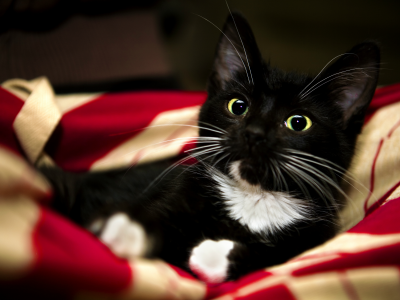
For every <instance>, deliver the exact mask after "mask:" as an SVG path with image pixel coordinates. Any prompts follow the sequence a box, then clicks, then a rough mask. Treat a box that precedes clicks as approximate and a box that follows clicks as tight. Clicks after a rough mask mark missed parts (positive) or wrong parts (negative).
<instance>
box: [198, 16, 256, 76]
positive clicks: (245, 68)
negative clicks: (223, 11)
mask: <svg viewBox="0 0 400 300" xmlns="http://www.w3.org/2000/svg"><path fill="white" fill-rule="evenodd" d="M195 15H196V16H198V17H200V18H202V19H204V20H205V21H207V22H208V23H210V24H211V25H213V26H214V27H215V28H217V29H218V30H219V31H220V32H221V33H222V34H223V35H224V36H225V37H226V39H227V40H228V41H229V43H231V45H232V47H233V48H234V49H235V51H236V53H237V55H238V57H239V59H240V61H241V62H242V64H243V67H244V70H245V71H246V75H247V79H248V81H249V82H250V77H249V73H248V72H247V67H246V65H245V64H244V61H243V59H242V57H241V56H240V54H239V51H238V50H237V49H236V47H235V45H234V44H233V43H232V41H231V40H230V39H229V38H228V36H227V35H226V34H225V33H224V32H223V31H222V30H221V29H219V28H218V26H217V25H215V24H214V23H213V22H211V21H210V20H208V19H206V18H204V17H202V16H200V15H198V14H195Z"/></svg>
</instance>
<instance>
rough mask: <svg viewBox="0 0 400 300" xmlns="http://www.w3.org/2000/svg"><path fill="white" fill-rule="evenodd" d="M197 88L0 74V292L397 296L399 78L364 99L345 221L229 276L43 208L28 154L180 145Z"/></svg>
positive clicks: (193, 116) (79, 160)
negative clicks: (331, 234)
mask: <svg viewBox="0 0 400 300" xmlns="http://www.w3.org/2000/svg"><path fill="white" fill-rule="evenodd" d="M205 99H206V94H205V93H204V92H182V91H157V92H155V91H139V92H119V93H106V92H105V93H97V94H79V95H54V93H53V91H52V88H51V85H50V84H49V82H48V81H47V79H46V78H38V79H36V80H33V81H29V82H28V81H24V80H18V79H15V80H9V81H7V82H5V83H3V85H2V86H1V87H0V298H1V299H219V300H228V299H280V300H281V299H291V300H292V299H293V300H294V299H297V300H302V299H307V300H310V299H316V300H317V299H318V300H319V299H335V300H337V299H349V300H358V299H360V300H361V299H400V269H399V267H400V255H399V254H400V222H399V218H400V155H399V153H400V150H399V149H400V128H399V127H400V84H397V85H392V86H387V87H383V88H380V89H378V90H377V91H376V93H375V97H374V99H373V101H372V103H371V105H370V108H369V111H368V116H367V120H366V124H365V126H364V128H363V132H362V134H361V135H360V137H359V140H358V147H357V154H356V156H355V159H354V162H353V164H352V166H351V169H350V171H349V172H351V174H352V176H354V178H356V179H357V181H352V180H349V183H348V186H346V187H345V189H346V192H347V193H348V195H349V197H350V199H351V201H349V203H348V205H347V206H346V207H345V209H343V211H342V214H341V225H342V232H341V233H340V234H338V235H337V236H336V237H335V238H333V239H332V240H330V241H328V242H327V243H325V244H323V245H321V246H319V247H317V248H315V249H311V250H309V251H307V252H305V253H303V254H301V255H300V256H298V257H295V258H293V259H291V260H290V261H288V262H286V263H285V264H282V265H278V266H273V267H269V268H267V269H262V270H259V271H257V272H254V273H252V274H249V275H247V276H244V277H243V278H241V279H239V280H237V281H233V282H225V283H222V284H218V285H206V284H204V283H202V282H200V281H198V280H197V279H195V278H193V277H192V276H190V275H189V274H186V273H185V272H183V271H182V270H179V269H178V268H176V267H174V266H171V265H168V264H166V263H164V262H162V261H159V260H151V261H150V260H146V259H137V260H134V261H126V260H123V259H120V258H118V257H116V256H115V255H114V254H113V253H111V252H110V251H109V249H108V248H107V247H106V246H104V245H103V244H102V243H101V242H100V241H98V240H97V239H96V237H95V236H93V235H92V234H91V233H89V232H87V231H86V230H84V229H82V228H79V227H78V226H76V225H74V224H73V223H71V222H70V221H68V220H66V219H65V218H63V217H62V216H60V215H58V214H57V213H55V212H54V211H52V210H51V209H50V208H49V203H50V202H51V197H52V191H51V187H50V186H49V184H48V183H47V182H46V180H45V179H44V178H43V177H42V176H41V175H40V174H38V173H37V172H36V171H35V170H34V168H33V167H32V166H33V165H35V164H53V165H58V166H60V167H62V168H63V169H65V170H69V171H85V170H100V169H107V168H111V167H118V166H128V165H135V164H138V163H142V162H145V161H151V160H156V159H161V158H166V157H173V156H176V155H180V154H182V153H183V152H184V150H185V149H187V148H188V147H190V145H192V144H191V142H193V140H194V139H195V138H196V136H197V130H196V128H195V127H191V126H192V125H195V124H196V120H197V115H198V112H199V107H200V106H201V104H202V103H203V102H204V101H205ZM166 124H168V126H163V125H166ZM179 124H184V125H187V126H181V125H179Z"/></svg>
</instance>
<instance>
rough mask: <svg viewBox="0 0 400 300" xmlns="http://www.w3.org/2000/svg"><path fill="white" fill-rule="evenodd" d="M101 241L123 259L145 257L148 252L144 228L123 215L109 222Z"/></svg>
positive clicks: (117, 215)
mask: <svg viewBox="0 0 400 300" xmlns="http://www.w3.org/2000/svg"><path fill="white" fill-rule="evenodd" d="M100 240H101V241H102V242H103V243H104V244H106V245H107V246H108V247H109V248H110V249H111V251H113V252H114V253H115V254H116V255H118V256H119V257H122V258H127V259H131V258H135V257H138V256H143V255H144V254H145V253H146V250H147V237H146V233H145V231H144V229H143V227H142V226H141V225H140V224H138V223H136V222H134V221H132V220H131V219H130V218H129V217H128V216H127V215H126V214H123V213H118V214H115V215H113V216H111V217H110V218H109V219H108V220H107V223H106V225H105V226H104V229H103V231H102V233H101V235H100Z"/></svg>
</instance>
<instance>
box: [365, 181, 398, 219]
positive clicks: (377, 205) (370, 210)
mask: <svg viewBox="0 0 400 300" xmlns="http://www.w3.org/2000/svg"><path fill="white" fill-rule="evenodd" d="M399 186H400V181H399V182H398V183H396V184H395V185H394V186H392V187H391V188H390V189H389V190H388V191H387V192H386V193H385V194H384V195H383V196H382V197H381V198H380V199H379V200H377V201H376V202H375V203H374V204H372V205H371V206H370V207H369V208H368V209H367V211H366V213H365V216H368V215H370V214H371V213H372V212H374V211H375V210H376V209H377V208H378V207H380V206H381V205H382V204H383V203H384V202H385V201H386V199H387V198H388V197H389V196H390V195H391V194H392V193H393V192H394V191H395V190H396V189H397V188H398V187H399Z"/></svg>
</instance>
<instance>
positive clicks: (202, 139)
mask: <svg viewBox="0 0 400 300" xmlns="http://www.w3.org/2000/svg"><path fill="white" fill-rule="evenodd" d="M198 139H200V141H198ZM185 140H187V141H190V140H197V141H193V142H189V143H186V144H189V145H190V144H204V143H210V142H215V141H222V140H223V139H222V138H217V137H199V136H193V137H192V136H190V137H181V138H176V139H170V140H164V141H161V142H158V143H154V144H150V145H147V146H144V147H141V148H139V149H135V150H133V151H130V152H128V153H126V154H124V155H129V154H132V153H135V152H138V151H140V150H143V149H146V148H149V147H153V146H156V145H161V144H166V143H170V142H173V141H185Z"/></svg>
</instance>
